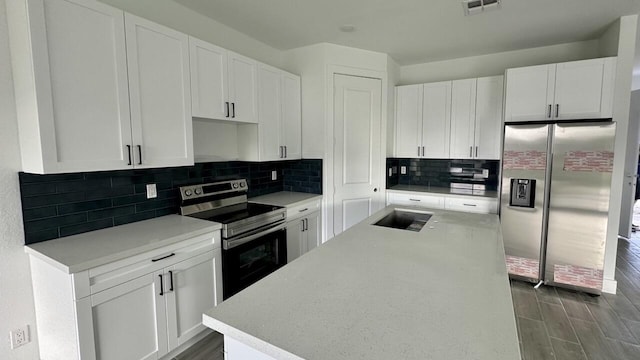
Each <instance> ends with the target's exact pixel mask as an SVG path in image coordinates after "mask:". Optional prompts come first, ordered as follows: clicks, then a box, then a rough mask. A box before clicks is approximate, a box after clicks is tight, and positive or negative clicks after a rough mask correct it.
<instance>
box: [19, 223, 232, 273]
mask: <svg viewBox="0 0 640 360" xmlns="http://www.w3.org/2000/svg"><path fill="white" fill-rule="evenodd" d="M220 228H221V225H220V224H218V223H215V222H211V221H206V220H200V219H196V218H192V217H187V216H181V215H167V216H162V217H159V218H155V219H150V220H144V221H140V222H135V223H131V224H126V225H120V226H116V227H112V228H108V229H102V230H96V231H91V232H88V233H84V234H79V235H73V236H68V237H63V238H60V239H55V240H49V241H44V242H40V243H37V244H31V245H27V246H25V251H26V252H27V253H29V254H31V255H32V256H36V257H39V258H41V259H42V260H44V261H46V262H48V263H49V264H51V265H53V266H55V267H57V268H59V269H60V270H62V271H64V272H66V273H68V274H73V273H77V272H80V271H83V270H87V269H89V268H92V267H96V266H100V265H104V264H107V263H110V262H113V261H118V260H121V259H124V258H127V257H130V256H133V255H137V254H141V253H144V252H147V251H151V250H154V249H157V248H161V247H163V246H167V245H171V244H174V243H177V242H179V241H182V240H186V239H188V238H191V237H195V236H198V235H202V234H205V233H208V232H212V231H216V230H220Z"/></svg>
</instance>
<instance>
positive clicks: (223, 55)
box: [189, 37, 230, 120]
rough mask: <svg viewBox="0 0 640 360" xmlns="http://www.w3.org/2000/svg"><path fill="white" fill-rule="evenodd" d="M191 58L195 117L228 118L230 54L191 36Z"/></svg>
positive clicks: (192, 110)
mask: <svg viewBox="0 0 640 360" xmlns="http://www.w3.org/2000/svg"><path fill="white" fill-rule="evenodd" d="M189 55H190V57H189V61H190V64H191V112H192V115H193V116H194V117H199V118H206V119H221V120H226V119H228V118H229V116H230V114H229V109H228V106H229V103H228V99H229V91H228V85H229V84H228V80H227V51H226V50H225V49H223V48H221V47H217V46H215V45H212V44H209V43H207V42H204V41H202V40H198V39H196V38H192V37H190V38H189Z"/></svg>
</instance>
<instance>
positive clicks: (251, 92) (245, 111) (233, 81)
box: [227, 51, 258, 123]
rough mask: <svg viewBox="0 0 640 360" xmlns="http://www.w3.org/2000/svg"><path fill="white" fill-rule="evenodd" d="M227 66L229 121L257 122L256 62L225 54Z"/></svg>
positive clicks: (230, 53)
mask: <svg viewBox="0 0 640 360" xmlns="http://www.w3.org/2000/svg"><path fill="white" fill-rule="evenodd" d="M227 59H228V66H229V68H228V69H229V101H230V102H231V119H232V120H234V121H240V122H249V123H257V122H258V110H257V107H258V101H257V96H258V95H257V93H258V85H257V77H256V72H257V70H256V68H257V65H256V62H255V61H254V60H251V59H249V58H247V57H244V56H242V55H238V54H236V53H232V52H230V51H229V52H228V53H227Z"/></svg>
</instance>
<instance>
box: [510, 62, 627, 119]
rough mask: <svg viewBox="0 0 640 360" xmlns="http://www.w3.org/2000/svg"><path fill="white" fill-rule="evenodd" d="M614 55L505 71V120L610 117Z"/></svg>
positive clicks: (611, 110)
mask: <svg viewBox="0 0 640 360" xmlns="http://www.w3.org/2000/svg"><path fill="white" fill-rule="evenodd" d="M615 67H616V58H615V57H613V58H600V59H591V60H581V61H572V62H567V63H560V64H550V65H540V66H530V67H524V68H516V69H508V70H507V87H506V104H505V121H507V122H517V121H544V120H572V119H598V118H610V117H612V116H613V85H614V79H615Z"/></svg>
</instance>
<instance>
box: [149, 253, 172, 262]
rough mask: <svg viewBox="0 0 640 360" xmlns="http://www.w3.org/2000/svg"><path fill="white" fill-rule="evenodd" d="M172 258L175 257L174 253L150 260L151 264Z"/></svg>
mask: <svg viewBox="0 0 640 360" xmlns="http://www.w3.org/2000/svg"><path fill="white" fill-rule="evenodd" d="M172 256H176V253H171V254H169V255H165V256H163V257H159V258H157V259H151V262H156V261H160V260H164V259H168V258H170V257H172Z"/></svg>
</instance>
